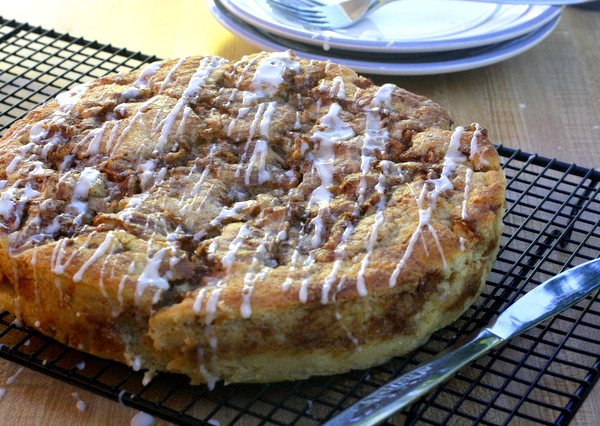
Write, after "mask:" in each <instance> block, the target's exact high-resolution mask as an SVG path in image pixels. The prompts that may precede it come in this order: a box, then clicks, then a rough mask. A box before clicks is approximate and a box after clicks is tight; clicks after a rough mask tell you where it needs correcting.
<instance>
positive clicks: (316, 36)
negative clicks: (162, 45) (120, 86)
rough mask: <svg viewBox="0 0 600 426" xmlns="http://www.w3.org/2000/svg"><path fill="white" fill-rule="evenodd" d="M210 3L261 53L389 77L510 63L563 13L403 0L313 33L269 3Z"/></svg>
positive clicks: (459, 0)
mask: <svg viewBox="0 0 600 426" xmlns="http://www.w3.org/2000/svg"><path fill="white" fill-rule="evenodd" d="M332 1H334V2H335V1H337V0H332ZM207 4H208V6H209V9H210V11H211V12H212V14H213V15H214V16H215V18H216V19H217V20H218V21H219V22H220V23H221V24H222V25H223V26H225V27H226V28H228V29H229V30H230V31H232V32H233V33H234V34H236V35H238V36H239V37H241V38H242V39H244V40H246V41H247V42H249V43H251V44H253V45H254V46H256V47H258V48H260V49H262V50H287V49H292V50H293V51H295V52H296V53H297V54H298V55H299V56H301V57H304V58H309V59H321V60H327V59H331V60H334V61H335V62H337V63H340V64H343V65H347V66H349V67H351V68H353V69H354V70H356V71H358V72H362V73H371V74H387V75H421V74H438V73H447V72H454V71H462V70H467V69H472V68H477V67H482V66H485V65H490V64H493V63H496V62H499V61H502V60H505V59H508V58H510V57H513V56H515V55H518V54H519V53H522V52H524V51H525V50H527V49H530V48H532V47H533V46H535V45H536V44H537V43H539V42H540V41H542V40H543V39H544V38H545V37H547V36H548V35H549V34H550V33H551V32H552V30H553V29H554V28H555V27H556V24H557V23H558V21H559V19H560V15H561V12H562V9H561V7H558V6H528V5H500V4H495V3H478V2H471V1H463V0H427V1H423V0H403V1H398V2H393V3H389V4H387V5H385V6H383V7H381V8H379V9H377V10H376V11H375V12H373V13H372V14H371V15H369V16H368V17H367V18H365V19H363V20H362V21H360V22H359V23H357V24H355V25H353V26H352V27H349V28H345V29H340V30H318V29H314V28H307V27H304V26H302V25H301V24H298V23H297V22H294V21H292V20H289V19H286V18H285V17H282V16H281V15H277V14H275V13H274V12H273V10H272V9H271V8H270V7H269V5H268V4H267V1H266V0H207Z"/></svg>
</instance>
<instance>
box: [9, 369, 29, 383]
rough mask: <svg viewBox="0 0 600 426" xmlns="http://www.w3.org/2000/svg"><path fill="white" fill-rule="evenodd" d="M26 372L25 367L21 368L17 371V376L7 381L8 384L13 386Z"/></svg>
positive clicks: (14, 375)
mask: <svg viewBox="0 0 600 426" xmlns="http://www.w3.org/2000/svg"><path fill="white" fill-rule="evenodd" d="M24 370H25V367H19V369H18V370H17V372H16V373H15V374H13V375H12V376H10V377H9V378H8V379H6V384H7V385H12V384H13V383H14V382H15V380H17V377H19V376H20V375H21V373H23V371H24Z"/></svg>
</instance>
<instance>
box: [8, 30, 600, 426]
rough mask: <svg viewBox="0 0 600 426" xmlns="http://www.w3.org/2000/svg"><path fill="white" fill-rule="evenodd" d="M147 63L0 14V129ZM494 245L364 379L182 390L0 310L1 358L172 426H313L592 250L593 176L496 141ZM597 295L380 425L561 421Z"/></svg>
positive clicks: (568, 408) (588, 347) (595, 373)
mask: <svg viewBox="0 0 600 426" xmlns="http://www.w3.org/2000/svg"><path fill="white" fill-rule="evenodd" d="M156 59H157V58H155V57H153V56H147V55H143V54H141V53H139V52H131V51H129V50H126V49H118V48H115V47H112V46H110V45H104V44H100V43H97V42H90V41H87V40H83V39H81V38H75V37H72V36H69V35H67V34H60V33H57V32H55V31H51V30H46V29H43V28H39V27H32V26H30V25H28V24H23V23H18V22H15V21H9V20H5V19H2V18H0V105H1V108H2V111H1V113H0V133H2V132H3V131H5V130H6V128H7V127H8V126H9V125H10V123H12V122H13V121H14V120H16V119H18V118H20V117H22V116H23V115H25V113H26V112H27V111H28V110H30V109H31V108H33V107H35V106H37V105H38V104H40V103H42V102H44V101H45V100H47V99H48V98H49V97H51V96H53V95H55V94H56V92H57V91H59V90H63V89H64V88H68V87H72V86H73V85H75V84H77V83H81V82H83V81H89V80H92V79H95V78H98V77H100V76H102V75H105V74H107V73H111V72H118V71H130V70H133V69H135V68H138V67H140V66H141V65H143V64H144V63H148V62H152V61H154V60H156ZM498 149H499V152H500V155H501V156H502V159H503V164H504V170H505V171H506V175H507V178H508V188H507V212H506V216H505V224H506V226H505V231H504V239H503V244H502V248H501V250H500V253H499V256H498V260H497V261H496V263H495V265H494V268H493V270H492V272H491V274H490V276H489V280H488V284H487V286H486V288H485V290H484V293H483V295H482V298H481V301H480V303H478V304H477V305H476V307H472V308H470V309H469V310H468V311H467V312H466V313H465V314H464V315H463V316H462V317H461V318H460V319H459V320H458V321H456V322H455V323H454V324H453V325H451V326H450V327H447V328H446V329H444V330H441V331H440V332H438V333H436V334H435V335H434V336H433V337H432V338H431V339H430V341H429V342H428V343H427V344H425V345H424V346H423V347H421V348H420V349H419V350H417V351H415V352H413V353H412V354H410V355H409V356H406V357H403V358H398V359H394V360H393V361H391V362H389V363H387V364H386V365H383V366H380V367H376V368H372V369H370V370H366V371H354V372H351V373H349V374H344V375H338V376H331V377H323V378H315V379H311V380H305V381H297V382H286V383H276V384H268V385H228V386H223V385H218V386H217V387H216V388H215V389H214V390H212V391H209V390H208V389H207V388H206V387H205V386H190V385H189V384H188V383H187V381H186V379H185V378H183V377H181V376H176V375H170V374H160V375H158V376H156V377H155V378H154V379H152V380H151V381H150V382H149V383H146V381H145V380H144V376H143V374H142V373H141V372H135V371H133V370H131V369H130V368H128V367H126V366H124V365H122V364H119V363H116V362H112V361H107V360H102V359H98V358H95V357H92V356H89V355H86V354H84V353H81V352H78V351H76V350H73V349H70V348H67V347H65V346H63V345H61V344H59V343H57V342H55V341H53V340H51V339H49V338H47V337H45V336H43V335H41V334H40V333H38V332H36V331H34V330H29V329H26V328H19V327H17V326H16V325H14V324H13V321H14V317H13V316H11V315H10V314H9V313H7V312H4V313H0V356H2V357H3V358H6V359H8V360H11V361H14V362H16V363H19V364H22V365H24V366H27V367H28V368H30V369H32V370H36V371H40V372H42V373H44V374H47V375H49V376H52V377H55V378H57V379H59V380H63V381H66V382H69V383H71V384H74V385H77V386H80V387H82V388H85V389H87V390H90V391H93V392H95V393H98V394H100V395H103V396H105V397H107V398H110V399H113V400H115V401H118V402H120V403H122V404H124V405H127V406H131V407H134V408H136V409H139V410H142V411H145V412H147V413H150V414H152V415H154V416H157V417H160V418H163V419H166V420H169V421H171V422H174V423H180V424H212V425H217V424H219V425H227V424H234V423H238V422H239V423H241V424H244V425H246V424H248V425H253V424H280V425H292V424H298V425H311V424H320V423H322V422H323V421H325V420H327V419H328V418H330V417H332V416H334V415H335V414H337V413H338V412H340V411H341V410H342V409H343V408H345V407H347V406H349V405H350V404H352V403H354V402H356V401H357V400H358V399H360V398H362V397H364V396H366V395H368V394H369V393H370V392H372V391H374V390H375V389H377V388H378V387H380V386H381V385H383V384H385V383H387V382H388V381H389V380H391V379H392V378H394V377H396V376H398V375H400V374H402V373H404V372H406V371H408V370H410V369H412V368H413V367H414V366H415V365H417V364H418V363H421V362H424V361H427V360H428V359H430V358H431V357H432V356H433V355H435V354H436V353H438V352H439V351H440V350H442V349H444V348H445V347H447V346H448V345H450V344H451V343H453V342H454V341H455V340H457V339H458V338H460V337H462V336H464V335H466V334H468V333H470V332H472V331H473V330H475V329H476V328H479V327H481V326H482V325H484V324H486V323H488V322H489V321H490V320H492V319H493V318H494V317H495V316H496V314H497V313H498V312H499V311H501V310H502V309H503V308H504V307H506V306H507V305H508V304H509V303H511V302H512V301H513V300H515V299H516V298H517V297H519V296H520V295H521V294H522V293H524V292H527V291H528V290H529V289H530V288H533V287H534V286H536V285H538V284H539V283H541V282H543V281H544V280H546V279H547V278H550V277H551V276H553V275H555V274H556V273H558V272H559V271H561V270H563V269H565V268H568V267H570V266H574V265H576V264H579V263H582V262H584V261H586V260H590V259H593V258H596V257H599V256H600V253H599V251H600V231H599V218H600V199H599V198H600V197H599V196H598V193H599V191H600V186H599V184H598V182H599V180H600V173H599V172H596V171H594V170H589V169H584V168H581V167H577V166H574V165H571V164H566V163H562V162H559V161H556V160H550V159H547V158H542V157H539V156H536V155H529V154H526V153H523V152H520V151H514V150H511V149H508V148H504V147H502V146H500V147H499V148H498ZM599 330H600V301H599V300H598V298H597V297H594V298H588V299H585V300H584V301H582V302H580V303H579V304H578V305H576V306H575V307H573V308H571V309H569V310H567V311H565V312H564V313H562V314H560V315H558V316H557V317H555V318H554V319H552V320H551V321H548V322H546V323H545V324H544V325H543V326H539V327H536V328H534V329H532V330H530V331H529V332H527V333H526V334H525V335H523V336H521V337H519V338H516V339H514V340H512V341H511V342H509V343H508V344H506V345H505V346H503V347H502V348H501V349H499V350H496V351H494V352H492V353H491V354H489V355H487V356H484V357H483V358H480V359H479V360H478V361H476V362H474V363H473V364H471V365H470V366H469V367H467V368H465V369H463V370H462V371H461V372H460V373H459V374H458V375H457V376H455V377H454V378H453V379H452V380H450V381H449V382H447V383H446V384H444V385H442V386H440V387H439V388H437V390H435V391H434V392H432V393H430V394H429V395H428V396H426V397H425V398H423V399H421V400H420V401H418V402H417V403H415V404H413V405H412V406H411V407H409V408H408V409H407V410H405V411H403V412H402V413H399V414H397V415H395V416H394V417H392V418H391V419H389V420H388V424H395V425H399V424H409V425H412V424H441V423H451V424H461V425H462V424H471V423H479V424H488V425H498V424H508V423H511V424H515V423H517V424H522V423H527V424H529V423H536V424H560V425H564V424H567V423H569V421H570V420H571V419H572V418H573V416H574V415H575V413H576V411H577V409H578V408H579V407H580V405H581V403H582V402H583V400H584V399H585V397H586V396H587V395H588V393H589V392H590V390H591V389H592V387H593V385H594V383H595V382H596V381H597V380H598V377H599V376H600V373H599V370H600V332H599Z"/></svg>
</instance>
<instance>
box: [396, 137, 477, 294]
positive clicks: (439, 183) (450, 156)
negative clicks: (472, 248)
mask: <svg viewBox="0 0 600 426" xmlns="http://www.w3.org/2000/svg"><path fill="white" fill-rule="evenodd" d="M464 130H465V129H464V128H463V127H460V126H459V127H457V128H456V129H455V130H454V132H453V133H452V136H451V137H450V144H449V145H448V149H447V151H446V154H445V155H444V164H443V168H442V172H441V174H440V177H439V178H437V179H429V180H427V181H426V182H425V184H424V185H423V188H422V189H421V193H420V195H419V197H418V199H417V207H418V209H419V223H418V224H417V227H416V229H415V231H414V232H413V234H412V236H411V238H410V240H409V242H408V245H407V247H406V251H405V252H404V254H403V255H402V258H401V259H400V261H399V262H398V264H397V265H396V268H395V269H394V271H393V272H392V275H391V276H390V279H389V285H390V287H394V286H395V285H396V282H397V280H398V276H399V274H400V271H401V270H402V269H403V268H404V266H405V264H406V261H407V260H408V258H409V256H410V255H411V253H412V252H413V250H414V246H415V244H416V242H417V240H418V239H419V237H420V236H421V233H422V232H423V229H424V228H425V227H427V229H428V230H429V231H430V232H431V234H432V235H433V238H434V240H435V242H436V245H437V247H438V250H439V252H440V257H441V259H442V262H443V264H444V267H445V266H446V259H445V256H444V252H443V250H442V247H441V244H440V242H439V239H438V236H437V233H436V231H435V228H434V227H433V226H432V225H431V223H430V220H431V214H432V212H433V209H435V206H436V202H437V198H438V197H439V195H440V194H441V193H442V192H444V191H446V190H452V189H454V185H453V184H452V181H451V180H450V176H451V174H452V173H453V172H454V171H455V170H456V168H457V167H458V166H459V163H460V162H463V161H465V160H466V158H465V156H464V155H463V154H462V153H461V152H460V140H461V137H462V135H463V132H464ZM428 186H430V187H431V186H433V188H431V189H428ZM426 201H427V203H428V206H427V208H425V202H426Z"/></svg>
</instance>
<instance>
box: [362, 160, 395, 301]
mask: <svg viewBox="0 0 600 426" xmlns="http://www.w3.org/2000/svg"><path fill="white" fill-rule="evenodd" d="M386 164H387V163H383V166H385V165H386ZM386 173H387V170H384V171H383V173H381V175H379V181H378V182H377V185H376V186H375V190H376V191H377V193H378V194H379V203H377V212H376V213H375V221H374V223H373V227H372V228H371V230H370V233H369V241H368V243H367V254H365V255H364V257H363V258H362V261H361V263H360V270H359V272H358V276H357V277H356V289H357V290H358V294H359V295H361V296H366V295H367V287H366V285H365V273H366V271H367V267H368V266H369V263H370V261H371V255H372V254H373V249H374V248H375V244H376V243H377V238H378V236H379V228H380V227H381V225H382V224H383V222H384V221H385V216H384V214H383V212H384V210H385V208H386V204H387V201H386V198H385V187H384V181H385V174H386Z"/></svg>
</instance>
